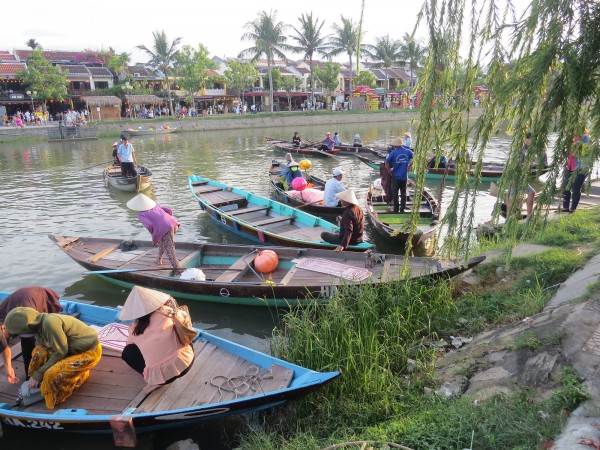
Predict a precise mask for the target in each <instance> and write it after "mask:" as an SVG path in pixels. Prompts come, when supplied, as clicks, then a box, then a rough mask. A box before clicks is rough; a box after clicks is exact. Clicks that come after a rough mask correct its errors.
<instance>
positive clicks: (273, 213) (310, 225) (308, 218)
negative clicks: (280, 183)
mask: <svg viewBox="0 0 600 450" xmlns="http://www.w3.org/2000/svg"><path fill="white" fill-rule="evenodd" d="M188 183H189V187H190V191H191V192H192V195H193V196H194V197H195V198H196V200H197V201H198V204H199V205H200V208H201V209H202V210H203V211H206V213H207V214H209V215H210V217H211V218H212V219H214V220H215V221H216V222H217V223H218V224H219V225H221V226H223V227H225V228H227V229H228V230H230V231H232V232H234V233H236V234H239V235H241V236H244V237H246V238H248V239H251V240H253V241H255V242H258V243H260V244H266V245H284V246H288V247H310V248H323V249H330V250H333V249H334V248H336V247H337V244H330V243H329V242H325V241H323V240H321V233H322V232H324V231H328V232H330V233H335V232H337V230H338V227H337V226H335V225H333V224H332V223H330V222H328V221H326V220H325V219H322V218H320V217H317V216H314V215H312V214H309V213H307V212H304V211H302V210H301V209H298V208H293V207H292V206H290V205H285V204H283V203H280V202H277V201H275V200H272V199H270V198H266V197H262V196H260V195H257V194H253V193H250V192H248V191H245V190H243V189H239V188H235V187H232V186H228V185H226V184H223V183H219V182H216V181H212V180H209V179H208V178H203V177H201V176H198V175H194V174H190V175H188ZM371 247H373V245H372V244H370V243H368V242H361V243H359V244H356V245H350V246H349V247H348V250H352V251H365V250H367V249H369V248H371Z"/></svg>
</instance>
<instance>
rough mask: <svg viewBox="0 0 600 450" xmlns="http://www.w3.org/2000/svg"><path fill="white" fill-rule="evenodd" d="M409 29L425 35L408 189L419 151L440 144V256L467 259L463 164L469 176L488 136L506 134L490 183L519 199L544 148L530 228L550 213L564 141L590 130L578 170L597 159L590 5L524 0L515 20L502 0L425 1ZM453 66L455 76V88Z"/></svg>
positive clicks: (596, 65) (598, 10)
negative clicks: (499, 170) (444, 189)
mask: <svg viewBox="0 0 600 450" xmlns="http://www.w3.org/2000/svg"><path fill="white" fill-rule="evenodd" d="M419 25H420V26H422V25H425V26H426V27H427V29H428V34H429V39H428V40H429V48H428V55H427V60H426V63H425V70H424V76H423V77H422V79H421V80H420V81H419V87H420V88H421V89H422V98H421V108H420V121H419V125H418V127H417V134H418V140H417V145H416V157H415V168H416V170H417V172H418V173H420V174H421V175H420V178H421V179H420V180H419V183H418V184H420V185H423V181H424V180H423V177H424V169H425V164H426V158H427V150H428V149H431V148H441V147H442V145H445V146H446V150H447V153H448V154H449V156H450V157H451V158H452V159H454V160H455V161H456V162H457V164H458V165H459V170H458V172H459V175H458V176H457V177H456V185H455V191H454V194H453V197H452V199H451V201H450V203H449V204H448V205H445V208H444V209H445V214H444V218H443V222H444V223H445V225H446V228H447V238H446V239H445V241H444V246H443V251H444V252H445V253H447V254H451V255H456V254H468V252H469V249H470V245H471V241H470V240H469V239H464V237H465V236H471V235H472V234H473V233H471V232H472V231H473V226H474V216H475V215H474V208H475V202H474V199H475V195H476V193H477V191H478V189H479V188H480V184H479V183H470V182H469V180H468V177H467V168H468V167H470V160H471V158H473V159H474V160H475V162H476V173H480V169H481V163H482V161H483V157H484V152H485V149H486V147H487V146H488V144H489V142H490V139H491V138H492V137H493V136H494V135H496V134H497V133H499V132H504V131H506V132H507V133H508V134H509V136H511V145H510V149H509V154H508V160H507V169H506V171H505V173H504V175H503V177H502V178H501V180H500V183H499V187H500V191H501V192H503V191H505V190H508V192H511V191H512V192H517V193H519V192H525V191H526V190H527V183H528V180H527V176H526V171H527V170H528V168H529V167H532V166H534V165H535V164H536V163H537V161H539V160H540V159H541V158H542V156H543V153H544V150H545V149H546V148H547V146H548V144H549V143H550V142H551V141H552V142H553V144H552V147H550V148H548V150H549V153H550V154H551V157H550V160H549V162H550V165H551V171H550V173H549V175H548V180H547V182H546V183H545V186H544V188H543V189H542V191H541V195H540V197H539V200H538V202H537V204H536V207H535V209H534V213H533V217H532V218H530V219H531V220H529V222H528V224H529V225H528V226H530V227H535V226H537V225H538V224H539V223H541V221H540V220H539V219H540V218H542V217H543V216H544V215H545V214H547V213H548V211H549V210H550V205H551V201H552V199H553V198H554V197H555V195H556V194H557V190H558V189H557V185H559V181H560V178H561V175H562V170H563V167H564V165H565V161H566V158H567V155H568V151H569V148H570V145H571V141H572V138H573V136H574V135H581V133H582V132H583V130H584V128H590V129H591V134H592V139H591V142H590V144H588V152H587V154H586V155H585V158H584V161H583V163H584V164H585V165H587V166H588V167H591V165H592V163H593V162H594V161H596V159H597V158H598V156H599V154H600V148H599V145H598V136H599V135H600V103H599V102H598V96H599V94H600V76H599V75H600V3H599V2H594V1H589V0H534V1H532V2H531V4H530V5H529V6H528V8H527V9H526V10H525V12H524V13H522V14H520V15H519V13H517V11H516V10H515V8H514V7H513V5H512V4H511V3H510V2H508V3H507V2H504V1H503V2H499V1H497V0H485V1H483V2H481V1H477V0H458V1H456V0H427V1H426V2H425V4H424V6H423V9H422V11H421V12H420V14H419ZM464 43H467V44H466V45H465V44H464ZM461 45H462V47H461ZM459 53H460V54H461V56H463V58H462V61H461V56H459ZM465 55H466V57H464V56H465ZM461 62H462V63H463V71H464V73H463V76H461V77H460V79H461V81H460V83H459V82H458V80H459V77H458V72H457V68H459V67H461ZM484 64H485V65H486V66H487V84H488V86H489V88H490V96H489V99H488V101H487V102H485V104H484V109H483V113H482V114H481V115H479V116H478V117H473V115H472V113H471V109H472V107H473V97H474V90H473V88H474V87H475V82H476V77H477V76H478V74H479V68H480V67H482V66H483V65H484ZM528 132H531V133H532V134H533V143H532V145H531V148H530V150H529V151H528V152H527V154H526V157H525V159H524V160H522V159H521V153H522V148H523V142H524V139H525V136H526V134H527V133H528ZM438 153H439V152H438ZM460 169H462V170H460ZM500 201H501V199H499V200H498V203H499V202H500ZM496 206H497V207H496V209H495V212H494V218H495V219H497V218H498V216H499V204H497V205H496ZM520 208H521V205H520V204H519V202H512V204H511V207H510V209H509V211H508V219H507V223H506V226H505V230H506V232H507V233H508V235H509V236H511V237H513V238H515V237H516V232H517V224H518V218H519V217H520V214H519V212H520ZM415 219H416V218H415Z"/></svg>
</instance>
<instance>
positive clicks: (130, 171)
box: [117, 135, 137, 177]
mask: <svg viewBox="0 0 600 450" xmlns="http://www.w3.org/2000/svg"><path fill="white" fill-rule="evenodd" d="M117 157H118V158H119V162H120V163H121V175H122V176H124V177H126V176H131V177H137V170H135V166H137V160H136V158H135V150H134V148H133V145H131V144H130V143H129V139H128V138H127V136H125V135H121V145H119V148H118V149H117Z"/></svg>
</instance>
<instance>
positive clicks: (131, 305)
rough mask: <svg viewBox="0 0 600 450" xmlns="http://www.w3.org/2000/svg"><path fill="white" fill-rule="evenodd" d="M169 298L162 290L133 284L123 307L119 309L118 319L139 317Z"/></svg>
mask: <svg viewBox="0 0 600 450" xmlns="http://www.w3.org/2000/svg"><path fill="white" fill-rule="evenodd" d="M169 298H170V295H169V294H165V293H164V292H159V291H155V290H154V289H148V288H144V287H141V286H134V287H133V289H132V290H131V292H130V293H129V295H128V296H127V300H125V304H124V305H123V309H121V312H120V313H119V319H121V320H135V319H139V318H140V317H143V316H145V315H146V314H150V313H151V312H154V311H156V310H157V309H158V308H160V307H161V306H162V305H164V304H165V303H166V302H167V300H169Z"/></svg>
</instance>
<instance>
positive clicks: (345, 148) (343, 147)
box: [334, 143, 374, 156]
mask: <svg viewBox="0 0 600 450" xmlns="http://www.w3.org/2000/svg"><path fill="white" fill-rule="evenodd" d="M334 148H335V149H337V150H339V151H340V152H339V155H347V156H354V155H356V154H372V153H373V151H374V148H373V147H354V146H353V145H352V144H344V143H340V145H336V146H335V147H334Z"/></svg>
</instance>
